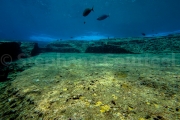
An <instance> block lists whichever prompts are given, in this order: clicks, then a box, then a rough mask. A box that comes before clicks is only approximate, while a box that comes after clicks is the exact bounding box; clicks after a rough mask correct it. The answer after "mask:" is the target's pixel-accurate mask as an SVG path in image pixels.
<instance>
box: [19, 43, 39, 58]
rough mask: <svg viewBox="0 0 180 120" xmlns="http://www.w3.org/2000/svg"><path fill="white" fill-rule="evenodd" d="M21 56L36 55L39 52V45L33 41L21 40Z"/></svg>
mask: <svg viewBox="0 0 180 120" xmlns="http://www.w3.org/2000/svg"><path fill="white" fill-rule="evenodd" d="M20 47H21V51H22V53H23V54H22V57H30V56H35V55H38V54H39V52H40V49H39V46H38V44H37V43H35V42H22V43H21V46H20Z"/></svg>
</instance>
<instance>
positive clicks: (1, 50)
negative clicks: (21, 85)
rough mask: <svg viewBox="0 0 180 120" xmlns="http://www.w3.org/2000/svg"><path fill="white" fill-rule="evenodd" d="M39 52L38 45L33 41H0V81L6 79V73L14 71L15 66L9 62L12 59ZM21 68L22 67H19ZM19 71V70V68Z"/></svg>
mask: <svg viewBox="0 0 180 120" xmlns="http://www.w3.org/2000/svg"><path fill="white" fill-rule="evenodd" d="M38 53H39V47H38V44H37V43H34V42H32V43H31V42H12V41H1V42H0V60H1V61H0V82H3V81H6V80H8V78H7V77H8V74H9V73H11V72H13V71H16V69H17V67H15V66H14V65H13V64H11V63H12V62H13V61H15V60H18V59H21V58H27V57H30V56H35V55H37V54H38ZM16 66H17V65H16ZM21 69H22V68H21ZM20 71H21V70H20Z"/></svg>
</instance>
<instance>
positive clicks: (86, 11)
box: [83, 7, 94, 17]
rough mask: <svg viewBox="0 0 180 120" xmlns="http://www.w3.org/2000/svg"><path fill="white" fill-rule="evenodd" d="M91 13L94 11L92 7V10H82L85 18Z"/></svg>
mask: <svg viewBox="0 0 180 120" xmlns="http://www.w3.org/2000/svg"><path fill="white" fill-rule="evenodd" d="M91 11H94V8H93V7H92V8H86V9H85V10H84V12H83V16H84V17H86V16H87V15H89V13H90V12H91Z"/></svg>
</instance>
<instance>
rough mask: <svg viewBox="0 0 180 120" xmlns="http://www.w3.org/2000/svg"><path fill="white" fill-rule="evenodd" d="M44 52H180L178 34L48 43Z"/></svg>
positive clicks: (179, 37) (179, 36)
mask: <svg viewBox="0 0 180 120" xmlns="http://www.w3.org/2000/svg"><path fill="white" fill-rule="evenodd" d="M44 50H45V51H46V52H63V53H131V54H133V53H134V54H140V53H172V52H173V53H178V52H180V34H174V35H168V36H162V37H138V38H113V39H102V40H99V41H78V40H74V41H72V40H61V41H55V42H52V43H49V44H48V45H47V47H46V48H45V49H44Z"/></svg>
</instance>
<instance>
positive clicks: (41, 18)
mask: <svg viewBox="0 0 180 120" xmlns="http://www.w3.org/2000/svg"><path fill="white" fill-rule="evenodd" d="M179 4H180V1H179V0H173V1H170V0H1V4H0V39H19V40H32V39H33V40H39V41H41V40H42V41H43V40H45V41H51V40H53V39H69V38H70V39H81V38H82V39H87V40H89V39H101V38H107V37H141V36H142V35H141V33H145V34H146V35H147V36H151V35H156V36H158V35H162V34H163V33H172V32H173V31H178V30H180V22H179V21H180V15H179V14H180V7H179ZM92 7H94V12H93V11H92V12H91V13H90V14H89V15H88V16H86V17H84V16H82V13H83V11H84V9H86V8H92ZM102 14H108V15H110V17H108V18H107V19H105V20H103V21H97V17H99V16H100V15H102ZM84 22H85V24H84ZM89 32H92V34H89ZM95 32H98V33H101V34H98V35H94V33H95Z"/></svg>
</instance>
